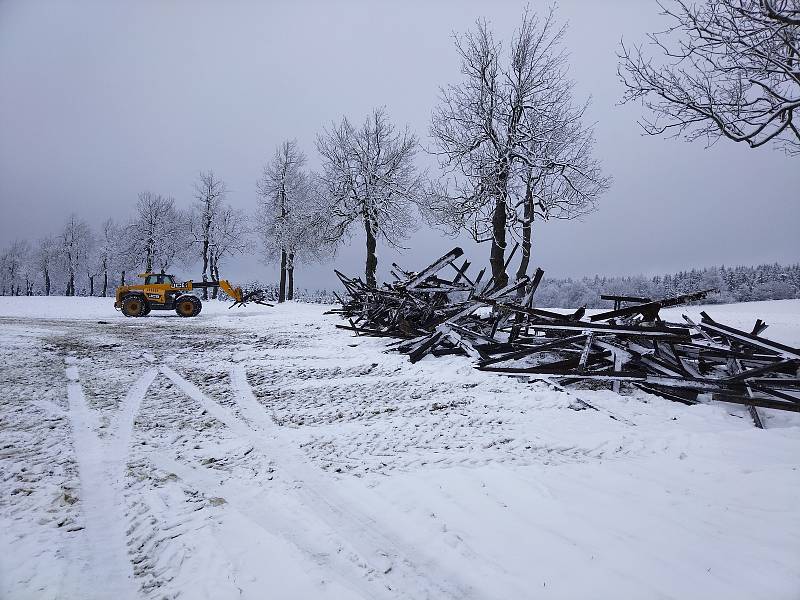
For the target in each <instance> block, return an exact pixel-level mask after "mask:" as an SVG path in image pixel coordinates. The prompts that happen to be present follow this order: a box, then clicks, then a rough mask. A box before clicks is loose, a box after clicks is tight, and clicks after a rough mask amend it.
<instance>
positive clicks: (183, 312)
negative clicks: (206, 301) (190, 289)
mask: <svg viewBox="0 0 800 600" xmlns="http://www.w3.org/2000/svg"><path fill="white" fill-rule="evenodd" d="M202 308H203V303H202V302H200V298H198V297H197V296H190V295H188V294H187V295H186V296H180V297H178V298H177V299H176V300H175V312H176V313H178V314H179V315H180V316H182V317H196V316H197V315H199V314H200V311H201V310H202Z"/></svg>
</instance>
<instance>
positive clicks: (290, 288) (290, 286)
mask: <svg viewBox="0 0 800 600" xmlns="http://www.w3.org/2000/svg"><path fill="white" fill-rule="evenodd" d="M286 278H287V286H286V287H287V289H286V299H287V300H294V252H290V253H289V257H288V259H287V261H286Z"/></svg>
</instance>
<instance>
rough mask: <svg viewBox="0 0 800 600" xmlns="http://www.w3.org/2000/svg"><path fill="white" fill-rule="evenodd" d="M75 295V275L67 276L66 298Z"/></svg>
mask: <svg viewBox="0 0 800 600" xmlns="http://www.w3.org/2000/svg"><path fill="white" fill-rule="evenodd" d="M74 295H75V273H70V274H69V283H67V296H74Z"/></svg>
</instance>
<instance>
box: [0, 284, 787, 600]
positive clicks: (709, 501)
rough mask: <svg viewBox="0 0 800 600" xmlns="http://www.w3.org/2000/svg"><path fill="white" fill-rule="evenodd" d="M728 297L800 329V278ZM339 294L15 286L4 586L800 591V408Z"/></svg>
mask: <svg viewBox="0 0 800 600" xmlns="http://www.w3.org/2000/svg"><path fill="white" fill-rule="evenodd" d="M707 310H708V311H709V312H710V314H711V316H712V317H714V318H715V319H717V320H719V321H721V322H724V323H729V324H731V325H734V326H741V327H747V328H750V327H752V324H753V322H754V320H755V318H756V317H762V318H764V319H765V320H766V321H767V322H768V323H770V324H771V327H770V329H768V330H767V331H766V332H765V334H764V335H765V336H767V337H771V338H773V339H776V340H780V341H782V342H784V343H790V344H793V345H800V301H781V302H762V303H752V304H743V305H731V306H712V307H709V308H708V309H707ZM673 312H674V313H675V315H679V314H680V312H681V310H680V309H677V310H676V311H673ZM685 312H688V313H689V314H695V315H696V314H697V312H699V308H697V307H691V308H688V309H685ZM321 313H322V309H321V308H320V307H319V306H313V305H301V304H288V305H284V306H280V307H278V308H274V309H269V308H262V307H248V308H247V309H244V310H239V311H235V309H234V310H227V305H222V304H217V305H207V306H206V307H205V308H204V312H203V313H202V314H201V315H200V317H198V318H196V319H181V318H179V317H177V316H175V315H172V314H166V313H156V312H154V313H152V314H151V316H150V317H148V318H146V319H125V318H124V317H122V316H121V315H120V314H119V313H116V312H115V311H114V310H113V308H112V306H111V300H110V299H99V298H88V299H87V298H80V299H66V298H50V299H47V298H32V299H27V298H25V299H14V298H0V361H2V367H0V598H2V599H3V600H6V599H13V600H16V599H27V598H31V599H33V598H35V599H55V598H59V599H81V600H83V599H93V598H98V599H99V598H153V599H155V598H159V599H160V598H173V597H180V598H186V599H189V600H194V599H199V598H210V599H211V598H213V599H214V600H223V599H228V598H257V599H260V598H267V597H269V598H279V599H284V598H298V599H300V598H302V599H312V598H313V599H346V598H348V599H349V598H360V599H365V600H366V599H370V600H371V599H389V598H413V599H418V598H420V599H421V598H431V599H440V598H441V599H462V598H487V599H488V598H497V599H504V600H507V599H515V600H516V599H527V598H615V599H623V598H631V599H634V598H635V599H640V598H676V599H681V600H685V599H689V598H703V599H707V598H726V599H737V598H742V599H744V598H748V599H749V598H769V599H771V600H779V599H797V598H798V597H800V509H798V506H800V470H799V469H798V467H800V464H799V463H800V458H799V457H800V427H799V426H798V424H800V420H798V419H794V418H793V417H794V415H789V416H786V415H775V414H774V413H770V411H764V413H767V414H768V415H769V416H768V418H767V419H766V421H767V427H768V429H767V430H763V431H760V430H756V429H755V428H754V427H753V426H752V423H751V422H750V420H749V419H748V418H746V413H744V411H742V410H741V409H740V408H739V407H735V406H729V405H723V404H715V405H704V406H693V407H687V406H683V405H680V404H675V403H671V402H668V401H665V400H662V399H660V398H657V397H653V396H648V395H646V394H643V393H641V392H635V393H634V392H628V393H624V394H623V395H616V394H613V393H611V392H610V391H606V390H580V391H576V392H574V395H567V394H562V393H558V392H553V391H550V390H547V389H543V388H541V387H536V386H531V385H527V384H524V383H521V382H519V381H517V380H514V379H511V378H504V377H501V376H498V375H493V374H488V373H481V372H477V371H474V370H473V369H472V368H471V367H470V366H469V362H468V361H467V360H466V359H465V358H460V357H447V358H440V359H425V360H423V361H422V362H420V363H418V364H416V365H411V364H409V363H408V361H407V359H406V358H405V357H402V356H399V355H395V354H384V353H383V349H384V346H385V343H386V342H385V341H382V340H377V339H366V338H353V337H350V336H349V335H348V334H347V333H345V332H342V331H340V330H337V329H335V328H334V326H333V325H334V324H335V323H336V319H335V318H333V317H323V316H322V315H321ZM673 318H674V317H673ZM575 395H576V396H579V397H583V398H586V399H587V400H589V401H590V402H592V403H593V404H595V405H596V406H599V407H601V408H602V411H592V410H575V408H576V407H577V405H576V403H575V402H574V398H575ZM612 415H613V416H615V417H616V418H611V416H612Z"/></svg>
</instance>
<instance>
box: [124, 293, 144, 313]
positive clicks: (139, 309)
mask: <svg viewBox="0 0 800 600" xmlns="http://www.w3.org/2000/svg"><path fill="white" fill-rule="evenodd" d="M149 308H150V307H149V306H148V305H147V300H145V299H144V298H142V297H141V296H128V297H127V298H125V299H124V300H123V301H122V314H123V315H125V316H126V317H143V316H144V315H146V314H147V313H148V312H150V311H149Z"/></svg>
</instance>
